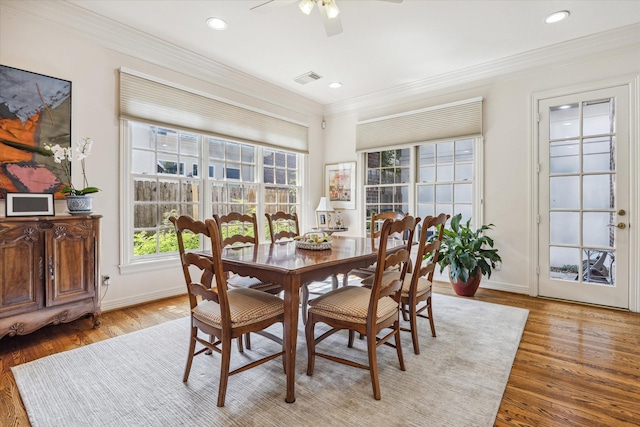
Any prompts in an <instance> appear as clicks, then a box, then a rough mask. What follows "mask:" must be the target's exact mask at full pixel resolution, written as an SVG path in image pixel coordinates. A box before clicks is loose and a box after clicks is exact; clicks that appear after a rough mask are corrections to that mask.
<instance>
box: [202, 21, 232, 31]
mask: <svg viewBox="0 0 640 427" xmlns="http://www.w3.org/2000/svg"><path fill="white" fill-rule="evenodd" d="M207 25H208V26H209V28H212V29H214V30H218V31H222V30H226V29H227V27H228V25H227V23H226V22H225V21H224V19H220V18H209V19H207Z"/></svg>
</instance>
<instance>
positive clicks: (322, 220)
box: [316, 211, 331, 228]
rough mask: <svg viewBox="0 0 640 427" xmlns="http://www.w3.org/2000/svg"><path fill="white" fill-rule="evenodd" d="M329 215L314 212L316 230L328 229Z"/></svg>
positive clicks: (327, 213) (325, 212)
mask: <svg viewBox="0 0 640 427" xmlns="http://www.w3.org/2000/svg"><path fill="white" fill-rule="evenodd" d="M329 215H330V214H329V212H327V211H316V225H317V228H329V220H330V219H331V217H330V216H329Z"/></svg>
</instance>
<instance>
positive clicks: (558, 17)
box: [544, 10, 569, 24]
mask: <svg viewBox="0 0 640 427" xmlns="http://www.w3.org/2000/svg"><path fill="white" fill-rule="evenodd" d="M568 17H569V11H568V10H561V11H559V12H554V13H552V14H551V15H549V16H547V19H545V20H544V22H546V23H547V24H553V23H555V22H560V21H562V20H563V19H567V18H568Z"/></svg>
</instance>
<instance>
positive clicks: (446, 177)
mask: <svg viewBox="0 0 640 427" xmlns="http://www.w3.org/2000/svg"><path fill="white" fill-rule="evenodd" d="M436 176H437V180H438V182H442V181H453V164H444V165H441V164H438V166H437V175H436Z"/></svg>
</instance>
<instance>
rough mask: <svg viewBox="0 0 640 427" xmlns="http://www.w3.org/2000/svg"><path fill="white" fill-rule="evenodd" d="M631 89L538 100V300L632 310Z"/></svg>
mask: <svg viewBox="0 0 640 427" xmlns="http://www.w3.org/2000/svg"><path fill="white" fill-rule="evenodd" d="M628 103H629V101H628V87H627V86H618V87H613V88H609V89H602V90H597V91H591V92H585V93H580V94H575V95H568V96H562V97H557V98H550V99H544V100H540V101H539V102H538V113H539V118H540V120H539V128H538V135H539V137H538V143H539V151H538V152H539V173H538V179H539V187H538V188H539V203H538V205H539V208H540V217H539V227H538V233H539V235H538V241H539V246H538V247H539V254H538V260H539V276H538V294H539V295H540V296H547V297H552V298H561V299H566V300H571V301H579V302H585V303H593V304H600V305H606V306H612V307H620V308H629V274H628V259H629V221H628V218H629V125H628V123H629V105H628Z"/></svg>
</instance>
